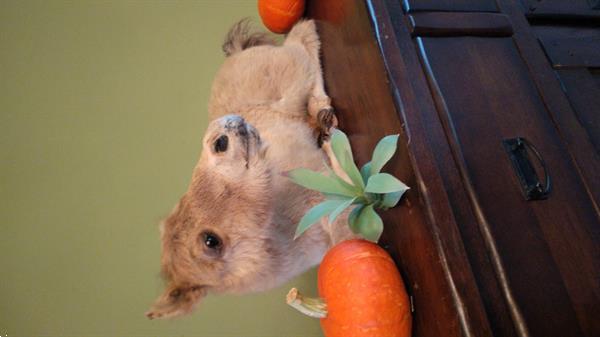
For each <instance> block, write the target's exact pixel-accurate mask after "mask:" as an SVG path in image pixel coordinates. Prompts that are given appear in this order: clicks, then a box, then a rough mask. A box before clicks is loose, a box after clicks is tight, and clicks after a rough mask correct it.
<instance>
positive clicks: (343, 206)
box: [329, 198, 357, 224]
mask: <svg viewBox="0 0 600 337" xmlns="http://www.w3.org/2000/svg"><path fill="white" fill-rule="evenodd" d="M356 199H357V198H352V199H350V200H348V201H346V202H344V203H343V204H341V205H339V206H338V207H337V208H336V209H334V210H333V212H331V214H329V224H332V223H333V222H334V221H335V219H336V218H337V217H338V215H340V214H341V213H342V212H343V211H344V210H345V209H346V208H348V207H350V205H352V203H353V202H355V201H356Z"/></svg>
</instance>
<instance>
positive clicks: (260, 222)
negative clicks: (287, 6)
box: [146, 21, 352, 318]
mask: <svg viewBox="0 0 600 337" xmlns="http://www.w3.org/2000/svg"><path fill="white" fill-rule="evenodd" d="M319 49H320V42H319V36H318V35H317V32H316V28H315V23H314V22H313V21H301V22H299V23H298V24H296V25H295V26H294V27H293V29H292V30H291V31H290V33H289V34H288V36H287V37H286V39H285V41H284V42H283V44H282V45H281V46H275V45H274V43H273V42H272V41H271V40H270V39H269V38H268V37H267V36H266V35H265V34H263V33H252V32H250V31H249V29H248V24H247V22H245V21H241V22H239V23H237V24H236V25H234V26H233V27H232V28H231V30H230V32H229V33H228V35H227V37H226V40H225V43H224V45H223V50H224V52H225V54H226V55H227V58H226V59H225V62H224V63H223V65H222V67H221V68H220V70H219V71H218V73H217V75H216V78H215V79H214V82H213V86H212V90H211V97H210V101H209V106H208V110H209V114H210V120H211V123H210V124H209V126H208V129H207V131H206V134H205V136H204V139H203V150H202V153H201V155H200V159H199V161H198V163H197V165H196V167H195V168H194V170H193V174H192V179H191V183H190V185H189V188H188V190H187V191H186V192H185V194H184V195H183V196H182V197H181V199H180V201H179V203H178V204H177V205H176V206H175V208H174V209H173V211H172V212H171V214H170V215H169V216H168V217H167V218H166V219H165V220H164V222H163V223H162V224H161V226H160V233H161V241H162V257H161V269H162V276H163V278H164V279H165V281H166V289H165V291H164V293H163V294H162V295H161V296H160V297H159V298H158V299H157V301H156V303H155V304H154V306H153V307H152V308H151V310H150V311H149V312H147V313H146V315H147V316H148V317H149V318H166V317H174V316H177V315H181V314H186V313H189V312H191V311H192V310H193V308H194V307H195V305H196V304H197V303H198V302H199V301H200V299H201V298H202V297H204V296H205V295H206V294H207V293H236V294H241V293H248V292H257V291H264V290H267V289H270V288H273V287H276V286H278V285H281V284H282V283H284V282H285V281H288V280H289V279H290V278H292V277H294V276H296V275H298V274H300V273H302V272H304V271H305V270H307V269H308V268H310V267H312V266H314V265H317V264H318V263H319V262H320V261H321V259H322V257H323V255H324V254H325V252H326V251H327V250H328V249H329V247H331V246H332V245H334V244H335V243H337V242H339V241H341V240H343V239H346V238H349V237H351V236H352V233H351V232H350V230H349V229H348V228H347V226H346V225H345V222H346V219H347V216H340V217H338V220H337V221H335V222H334V223H333V224H331V225H329V224H328V222H327V221H326V220H321V222H320V223H318V224H317V225H315V226H312V227H311V228H310V229H309V230H308V231H306V232H305V233H304V234H303V235H301V236H300V237H299V238H297V239H296V240H294V233H295V229H296V225H297V224H298V222H299V220H300V219H301V218H302V216H303V215H304V214H305V213H306V211H307V210H308V209H310V208H311V207H312V206H314V205H315V204H317V203H319V202H320V201H322V197H321V196H320V194H319V193H316V192H313V191H310V190H307V189H304V188H302V187H300V186H297V185H295V184H294V183H292V182H291V181H290V180H289V179H288V178H287V177H286V176H285V173H286V172H288V171H290V170H292V169H295V168H300V167H303V168H308V169H311V170H314V171H321V172H325V171H326V170H327V165H328V164H329V165H331V166H333V168H334V169H336V168H337V167H338V166H337V162H336V161H335V160H332V159H331V158H333V156H332V155H331V150H330V147H329V143H328V135H329V133H330V131H331V128H333V127H335V126H336V125H337V119H336V117H335V115H334V111H333V109H332V107H331V105H330V99H329V97H328V96H327V94H326V93H325V90H324V88H323V78H322V74H321V65H320V61H319ZM336 171H338V170H337V169H336Z"/></svg>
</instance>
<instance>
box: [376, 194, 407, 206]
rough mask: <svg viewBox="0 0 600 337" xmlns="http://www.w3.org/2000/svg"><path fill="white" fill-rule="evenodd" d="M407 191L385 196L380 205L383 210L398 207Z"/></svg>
mask: <svg viewBox="0 0 600 337" xmlns="http://www.w3.org/2000/svg"><path fill="white" fill-rule="evenodd" d="M404 192H406V191H398V192H390V193H386V194H384V195H383V200H381V202H380V203H379V205H380V207H381V208H384V209H388V208H392V207H394V206H396V205H397V204H398V201H400V198H402V195H403V194H404Z"/></svg>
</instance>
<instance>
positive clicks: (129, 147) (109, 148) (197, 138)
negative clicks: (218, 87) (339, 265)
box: [0, 0, 321, 337]
mask: <svg viewBox="0 0 600 337" xmlns="http://www.w3.org/2000/svg"><path fill="white" fill-rule="evenodd" d="M255 6H256V2H255V1H254V0H248V1H217V0H215V1H183V2H175V1H162V2H157V1H69V2H63V1H40V2H34V1H5V0H0V158H1V166H0V221H1V222H0V278H1V279H0V298H1V300H0V336H6V335H8V336H11V337H13V336H14V337H16V336H236V337H241V336H261V337H268V336H294V337H300V336H320V335H321V332H320V328H319V325H318V321H316V320H311V319H309V318H305V317H304V316H301V315H300V314H298V313H296V312H294V311H293V310H292V309H290V308H288V307H287V306H286V305H285V304H284V296H285V293H286V292H287V290H288V289H289V287H290V286H291V285H292V284H293V285H297V286H300V287H302V288H304V289H306V292H307V293H310V292H313V293H314V292H316V290H315V284H316V276H315V272H314V271H312V272H310V273H308V274H306V275H304V277H303V278H300V279H298V280H295V281H294V282H292V283H291V284H289V285H287V286H284V287H282V288H280V289H276V290H274V291H272V292H269V293H265V294H257V295H249V296H242V297H228V296H225V297H216V296H210V297H209V298H207V299H206V300H205V301H204V302H203V304H202V305H201V307H200V308H199V310H197V311H196V312H195V313H194V314H192V315H191V316H188V317H186V318H183V319H176V320H172V321H149V320H147V319H146V318H145V316H144V315H143V314H144V312H145V311H146V310H147V308H148V307H149V305H150V304H151V303H152V302H153V300H154V298H155V297H156V296H157V295H158V294H159V292H160V291H161V286H162V282H161V280H160V278H159V276H158V273H159V254H160V252H159V248H160V247H159V233H158V222H159V220H160V219H161V218H162V217H163V216H165V215H167V214H168V212H169V211H170V209H171V208H172V206H173V205H174V204H175V202H176V201H177V200H178V198H179V196H180V195H181V194H182V193H183V192H184V190H185V188H186V186H187V184H188V181H189V178H190V175H191V171H192V168H193V166H194V164H195V162H196V159H197V157H198V154H199V151H200V144H201V139H202V134H203V132H204V129H205V127H206V123H207V118H206V105H207V96H208V91H209V88H210V83H211V79H212V77H213V75H214V73H215V72H216V69H217V68H218V66H219V64H220V63H221V62H222V60H223V56H222V53H221V50H220V46H221V42H222V39H223V36H224V34H225V33H226V31H227V28H228V27H229V26H230V25H231V24H232V23H233V22H234V21H236V20H237V19H239V18H241V17H245V16H252V17H254V18H255V20H254V21H255V22H256V23H257V25H260V23H259V22H260V21H259V20H258V19H257V18H256V8H255Z"/></svg>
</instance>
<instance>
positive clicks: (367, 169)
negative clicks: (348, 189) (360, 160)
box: [360, 162, 371, 184]
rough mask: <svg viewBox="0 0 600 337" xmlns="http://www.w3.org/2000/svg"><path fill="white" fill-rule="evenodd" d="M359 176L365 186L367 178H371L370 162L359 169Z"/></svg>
mask: <svg viewBox="0 0 600 337" xmlns="http://www.w3.org/2000/svg"><path fill="white" fill-rule="evenodd" d="M360 175H361V176H362V178H363V181H364V182H365V184H366V183H367V181H369V177H370V176H371V162H368V163H366V164H364V165H363V167H361V168H360Z"/></svg>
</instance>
